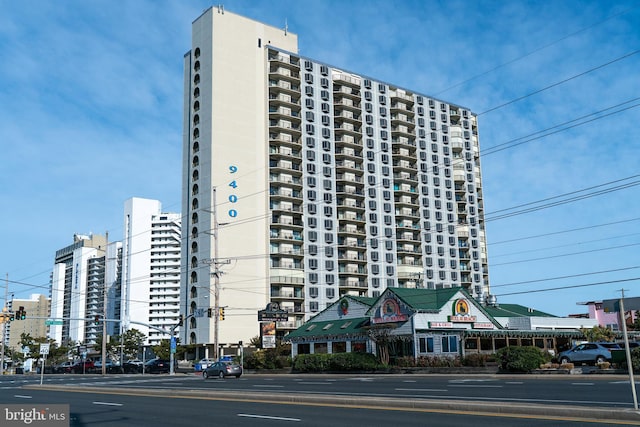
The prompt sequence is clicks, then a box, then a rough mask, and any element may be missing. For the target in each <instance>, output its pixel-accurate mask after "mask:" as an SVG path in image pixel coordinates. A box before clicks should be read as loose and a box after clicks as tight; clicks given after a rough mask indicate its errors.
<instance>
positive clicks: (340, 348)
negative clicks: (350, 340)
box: [331, 341, 347, 353]
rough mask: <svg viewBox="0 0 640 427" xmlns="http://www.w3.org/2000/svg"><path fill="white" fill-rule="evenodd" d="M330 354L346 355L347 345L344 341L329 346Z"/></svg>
mask: <svg viewBox="0 0 640 427" xmlns="http://www.w3.org/2000/svg"><path fill="white" fill-rule="evenodd" d="M331 352H332V353H346V352H347V343H346V342H345V341H338V342H334V343H333V345H332V346H331Z"/></svg>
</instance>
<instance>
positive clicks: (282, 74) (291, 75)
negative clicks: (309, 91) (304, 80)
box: [269, 63, 300, 85]
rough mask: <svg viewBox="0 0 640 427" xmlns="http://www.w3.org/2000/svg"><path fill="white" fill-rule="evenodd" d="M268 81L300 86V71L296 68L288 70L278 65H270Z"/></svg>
mask: <svg viewBox="0 0 640 427" xmlns="http://www.w3.org/2000/svg"><path fill="white" fill-rule="evenodd" d="M269 79H271V80H280V81H282V80H286V81H289V82H291V83H292V84H298V85H299V84H300V71H299V69H296V68H289V67H284V66H280V64H277V63H276V64H274V63H272V64H270V67H269Z"/></svg>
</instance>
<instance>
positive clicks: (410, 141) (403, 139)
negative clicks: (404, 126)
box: [391, 135, 416, 156]
mask: <svg viewBox="0 0 640 427" xmlns="http://www.w3.org/2000/svg"><path fill="white" fill-rule="evenodd" d="M391 144H392V145H393V146H400V147H406V148H407V149H408V150H409V152H410V153H411V154H412V156H414V155H415V154H413V153H415V152H416V140H415V139H414V136H413V135H410V136H409V137H408V136H393V135H392V137H391Z"/></svg>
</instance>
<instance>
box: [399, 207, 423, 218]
mask: <svg viewBox="0 0 640 427" xmlns="http://www.w3.org/2000/svg"><path fill="white" fill-rule="evenodd" d="M395 214H396V218H420V212H419V211H418V210H417V209H396V212H395Z"/></svg>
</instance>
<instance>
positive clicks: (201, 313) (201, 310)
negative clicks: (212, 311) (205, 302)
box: [193, 308, 204, 317]
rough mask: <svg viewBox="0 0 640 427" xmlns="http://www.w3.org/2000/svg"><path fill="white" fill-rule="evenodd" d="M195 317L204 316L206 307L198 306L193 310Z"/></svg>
mask: <svg viewBox="0 0 640 427" xmlns="http://www.w3.org/2000/svg"><path fill="white" fill-rule="evenodd" d="M193 317H204V308H196V309H195V310H193Z"/></svg>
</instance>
